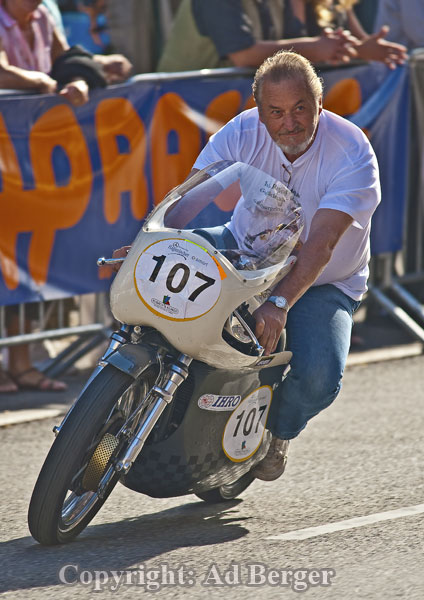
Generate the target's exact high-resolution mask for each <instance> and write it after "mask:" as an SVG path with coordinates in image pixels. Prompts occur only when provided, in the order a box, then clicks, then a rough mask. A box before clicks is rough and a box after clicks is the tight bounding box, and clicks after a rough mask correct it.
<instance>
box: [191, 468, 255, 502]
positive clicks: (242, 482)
mask: <svg viewBox="0 0 424 600" xmlns="http://www.w3.org/2000/svg"><path fill="white" fill-rule="evenodd" d="M254 479H255V477H254V476H253V475H252V474H251V473H250V472H248V473H245V474H244V475H243V476H242V477H240V479H237V480H236V481H234V482H233V483H228V484H227V485H221V486H219V487H217V488H214V489H213V490H208V491H206V492H199V493H197V494H196V496H197V497H198V498H200V500H203V501H204V502H207V503H208V504H217V503H219V502H228V501H229V500H234V498H236V497H237V496H239V495H240V494H241V493H242V492H244V490H245V489H246V488H247V487H249V485H250V484H251V483H252V482H253V481H254Z"/></svg>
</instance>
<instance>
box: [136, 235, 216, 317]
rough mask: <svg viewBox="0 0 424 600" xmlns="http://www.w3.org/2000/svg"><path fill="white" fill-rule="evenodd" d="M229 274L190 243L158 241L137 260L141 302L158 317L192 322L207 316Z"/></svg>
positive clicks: (171, 240)
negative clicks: (222, 280) (223, 280)
mask: <svg viewBox="0 0 424 600" xmlns="http://www.w3.org/2000/svg"><path fill="white" fill-rule="evenodd" d="M225 276H226V275H225V273H224V271H223V270H222V268H220V266H219V263H218V262H217V261H216V260H215V259H214V258H213V257H212V256H211V255H210V254H209V253H208V252H207V250H205V249H204V248H202V247H201V246H198V245H197V244H195V243H194V242H191V241H190V240H181V239H167V240H160V241H158V242H155V243H154V244H152V245H151V246H149V247H148V248H146V249H145V250H144V252H142V254H141V255H140V257H139V258H138V260H137V263H136V267H135V272H134V283H135V287H136V290H137V294H138V296H139V298H140V299H141V301H142V302H143V303H144V304H145V305H146V306H147V308H148V309H149V310H151V311H152V312H153V313H155V314H156V315H158V316H160V317H163V318H165V319H171V320H173V321H190V320H193V319H197V318H199V317H201V316H202V315H204V314H205V313H207V312H208V311H209V310H210V309H211V308H212V307H213V306H214V305H215V303H216V302H217V300H218V298H219V295H220V293H221V279H222V278H224V277H225Z"/></svg>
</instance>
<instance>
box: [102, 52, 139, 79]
mask: <svg viewBox="0 0 424 600" xmlns="http://www.w3.org/2000/svg"><path fill="white" fill-rule="evenodd" d="M93 59H94V60H95V61H96V62H98V63H99V64H100V65H102V67H103V71H104V73H105V76H106V79H107V81H108V83H119V82H121V81H124V80H125V79H128V77H129V75H130V74H131V70H132V68H133V66H132V64H131V63H130V61H129V60H128V59H127V58H126V57H125V56H124V55H123V54H94V55H93Z"/></svg>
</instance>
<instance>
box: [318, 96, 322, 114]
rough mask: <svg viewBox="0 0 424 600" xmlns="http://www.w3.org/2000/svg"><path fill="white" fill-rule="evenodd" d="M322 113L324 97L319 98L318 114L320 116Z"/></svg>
mask: <svg viewBox="0 0 424 600" xmlns="http://www.w3.org/2000/svg"><path fill="white" fill-rule="evenodd" d="M321 113H322V95H321V96H320V97H319V100H318V114H319V115H320V114H321Z"/></svg>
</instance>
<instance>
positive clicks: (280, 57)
mask: <svg viewBox="0 0 424 600" xmlns="http://www.w3.org/2000/svg"><path fill="white" fill-rule="evenodd" d="M265 79H269V80H270V81H272V82H273V83H278V82H280V81H282V80H285V79H300V80H303V82H304V83H305V86H306V88H307V89H308V90H309V91H310V92H311V94H312V97H313V98H314V100H315V101H316V102H318V101H319V99H320V97H321V96H322V90H323V85H322V79H321V78H320V77H318V75H317V74H316V71H315V69H314V67H313V66H312V63H311V62H310V61H309V60H308V59H307V58H305V57H304V56H302V55H301V54H298V53H297V52H292V51H291V50H279V51H278V52H276V53H275V54H273V55H272V56H270V57H269V58H267V59H265V60H264V62H263V63H262V64H261V66H260V67H259V68H258V70H257V71H256V73H255V77H254V80H253V84H252V91H253V97H254V98H255V101H256V104H257V105H258V107H259V106H260V101H261V90H262V84H263V82H264V80H265Z"/></svg>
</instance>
